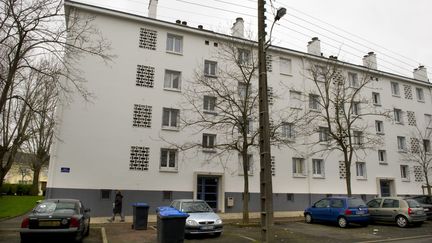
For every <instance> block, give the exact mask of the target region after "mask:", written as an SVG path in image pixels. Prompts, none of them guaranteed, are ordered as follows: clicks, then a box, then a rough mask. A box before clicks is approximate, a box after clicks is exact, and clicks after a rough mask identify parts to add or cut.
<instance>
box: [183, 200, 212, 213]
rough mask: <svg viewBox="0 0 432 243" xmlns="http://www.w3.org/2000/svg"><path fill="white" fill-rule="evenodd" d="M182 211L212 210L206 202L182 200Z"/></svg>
mask: <svg viewBox="0 0 432 243" xmlns="http://www.w3.org/2000/svg"><path fill="white" fill-rule="evenodd" d="M182 211H183V212H185V213H203V212H213V209H211V208H210V207H209V205H207V203H206V202H183V203H182Z"/></svg>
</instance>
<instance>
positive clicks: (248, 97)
mask: <svg viewBox="0 0 432 243" xmlns="http://www.w3.org/2000/svg"><path fill="white" fill-rule="evenodd" d="M257 64H258V60H257V52H256V46H254V44H253V43H252V42H248V41H243V42H241V41H238V40H231V41H229V40H228V41H226V42H222V43H220V47H219V48H218V52H217V53H216V54H215V56H214V57H213V59H212V60H211V61H210V60H209V61H205V63H204V66H202V67H200V68H199V69H197V70H196V72H195V78H194V80H192V81H191V82H190V83H189V85H188V86H187V87H186V88H185V89H184V92H183V94H184V97H185V99H186V100H187V104H186V105H185V107H184V108H183V110H184V111H185V115H184V116H182V117H184V119H183V122H184V124H185V126H186V127H194V128H198V133H200V132H203V137H202V139H203V140H202V143H189V144H187V145H184V146H183V148H191V147H202V148H203V149H205V150H206V151H207V152H208V150H209V149H210V150H212V151H213V152H214V156H212V158H216V157H219V158H220V157H222V156H223V155H227V154H231V153H232V152H233V151H237V152H238V154H239V158H241V161H242V163H241V173H239V174H242V176H243V181H244V186H243V205H242V206H243V223H244V224H247V223H249V176H250V175H251V171H252V166H253V165H252V164H251V155H252V153H253V151H254V150H253V149H254V148H255V149H256V148H257V146H258V145H259V144H258V137H259V129H257V128H254V125H253V124H257V121H258V119H259V114H258V90H257V83H258V82H257V70H258V65H257ZM272 112H273V113H274V114H278V115H277V116H276V115H275V116H274V119H273V124H272V127H271V129H272V131H271V134H272V135H273V136H272V144H279V145H281V144H284V145H289V144H290V143H289V142H290V140H289V138H288V137H287V136H283V133H282V132H281V130H282V127H283V128H284V129H285V127H284V125H286V124H287V123H286V122H288V120H289V119H291V120H290V121H291V122H294V121H293V120H292V119H294V117H295V116H290V113H289V112H282V111H278V110H276V108H273V110H272ZM212 133H214V134H212ZM216 134H217V136H218V137H217V139H216ZM285 134H286V133H285Z"/></svg>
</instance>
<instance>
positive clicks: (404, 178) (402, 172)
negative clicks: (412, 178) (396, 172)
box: [400, 165, 409, 181]
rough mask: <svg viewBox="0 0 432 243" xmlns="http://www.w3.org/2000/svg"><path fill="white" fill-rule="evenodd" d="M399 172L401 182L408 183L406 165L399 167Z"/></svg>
mask: <svg viewBox="0 0 432 243" xmlns="http://www.w3.org/2000/svg"><path fill="white" fill-rule="evenodd" d="M400 171H401V178H402V181H409V169H408V165H401V166H400Z"/></svg>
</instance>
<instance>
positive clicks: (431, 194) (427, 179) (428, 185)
mask: <svg viewBox="0 0 432 243" xmlns="http://www.w3.org/2000/svg"><path fill="white" fill-rule="evenodd" d="M428 176H429V175H428V173H425V179H426V187H427V193H428V196H432V193H431V185H430V184H429V178H428Z"/></svg>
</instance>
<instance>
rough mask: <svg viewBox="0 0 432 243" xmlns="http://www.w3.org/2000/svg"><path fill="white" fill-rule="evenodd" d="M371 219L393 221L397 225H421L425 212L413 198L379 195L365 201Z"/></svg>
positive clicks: (424, 218) (402, 226)
mask: <svg viewBox="0 0 432 243" xmlns="http://www.w3.org/2000/svg"><path fill="white" fill-rule="evenodd" d="M367 205H368V207H369V213H370V218H371V221H382V222H395V223H396V224H397V225H398V226H399V227H401V228H404V227H407V226H408V224H415V225H421V224H422V223H423V222H424V221H425V220H426V214H425V212H424V209H423V208H422V207H421V206H420V204H419V203H418V202H417V201H415V200H414V199H404V198H400V197H381V198H375V199H372V200H371V201H369V202H368V203H367Z"/></svg>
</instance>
